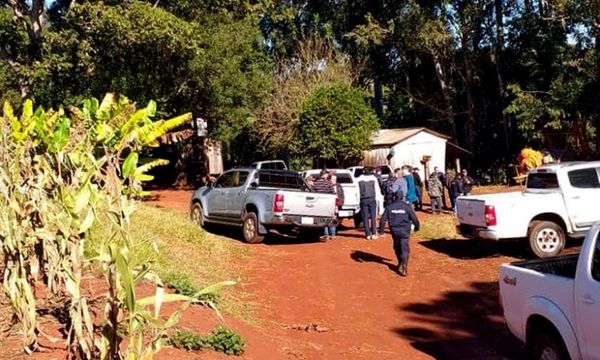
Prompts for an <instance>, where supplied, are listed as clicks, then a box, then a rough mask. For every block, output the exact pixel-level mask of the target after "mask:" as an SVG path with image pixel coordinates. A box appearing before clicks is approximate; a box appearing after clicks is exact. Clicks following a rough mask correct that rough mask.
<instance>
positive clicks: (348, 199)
mask: <svg viewBox="0 0 600 360" xmlns="http://www.w3.org/2000/svg"><path fill="white" fill-rule="evenodd" d="M341 186H342V191H343V192H344V204H342V205H343V206H344V207H358V206H359V204H360V199H359V197H358V196H359V195H358V186H357V185H355V184H341Z"/></svg>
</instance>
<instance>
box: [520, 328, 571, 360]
mask: <svg viewBox="0 0 600 360" xmlns="http://www.w3.org/2000/svg"><path fill="white" fill-rule="evenodd" d="M529 349H530V352H529V359H531V360H569V359H570V357H569V354H568V353H567V350H566V349H565V345H564V343H563V341H562V339H561V338H560V336H559V335H558V334H555V333H549V332H542V333H539V334H537V335H535V337H534V338H533V342H532V344H531V347H530V348H529Z"/></svg>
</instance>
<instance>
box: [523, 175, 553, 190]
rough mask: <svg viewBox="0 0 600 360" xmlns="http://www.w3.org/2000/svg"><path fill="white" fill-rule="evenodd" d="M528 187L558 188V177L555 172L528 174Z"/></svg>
mask: <svg viewBox="0 0 600 360" xmlns="http://www.w3.org/2000/svg"><path fill="white" fill-rule="evenodd" d="M527 188H528V189H558V178H557V177H556V174H554V173H532V174H529V176H527Z"/></svg>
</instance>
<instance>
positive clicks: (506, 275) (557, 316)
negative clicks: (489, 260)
mask: <svg viewBox="0 0 600 360" xmlns="http://www.w3.org/2000/svg"><path fill="white" fill-rule="evenodd" d="M599 239H600V223H597V224H595V225H594V226H592V228H591V230H590V231H589V232H588V234H587V236H586V239H585V241H584V242H583V246H582V248H581V251H580V253H579V254H574V255H566V256H560V257H553V258H548V259H541V260H532V261H519V262H515V263H512V264H503V265H502V266H501V267H500V300H501V304H502V308H503V312H504V319H505V320H506V325H507V326H508V329H509V330H510V332H511V333H512V334H513V335H515V336H516V337H517V338H518V339H520V340H521V341H523V342H524V343H525V344H526V347H527V352H528V358H529V359H535V360H544V359H553V360H571V359H572V360H600V336H598V334H600V322H599V321H598V320H599V319H600V261H598V259H600V242H599Z"/></svg>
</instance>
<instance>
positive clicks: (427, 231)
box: [415, 214, 461, 240]
mask: <svg viewBox="0 0 600 360" xmlns="http://www.w3.org/2000/svg"><path fill="white" fill-rule="evenodd" d="M415 236H417V237H418V238H419V239H422V240H437V239H447V240H451V239H460V238H461V237H460V236H459V235H458V234H457V233H456V219H455V217H454V216H453V215H450V214H442V215H427V219H424V220H422V221H421V230H420V231H419V232H417V233H416V234H415Z"/></svg>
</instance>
